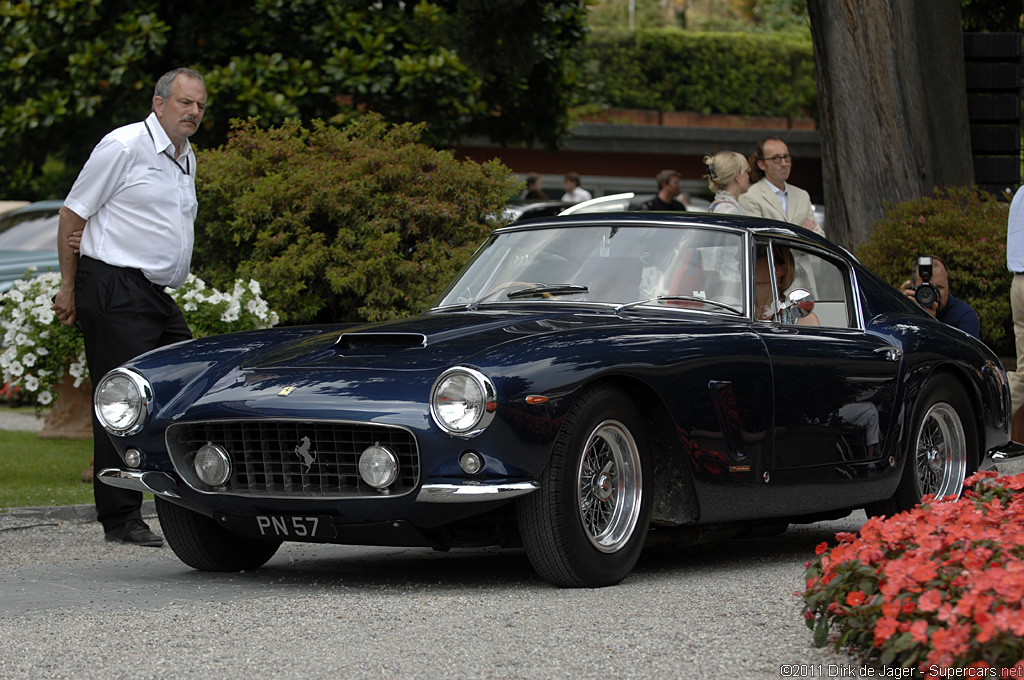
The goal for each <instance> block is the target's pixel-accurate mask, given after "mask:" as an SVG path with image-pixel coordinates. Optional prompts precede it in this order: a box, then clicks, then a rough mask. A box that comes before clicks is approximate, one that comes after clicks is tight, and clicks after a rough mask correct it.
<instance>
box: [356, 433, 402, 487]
mask: <svg viewBox="0 0 1024 680" xmlns="http://www.w3.org/2000/svg"><path fill="white" fill-rule="evenodd" d="M359 476H360V477H362V478H363V481H364V482H366V483H367V484H369V485H370V486H372V487H373V488H374V489H383V488H384V487H386V486H391V484H392V483H394V481H395V480H396V479H398V456H396V455H395V453H394V451H392V450H391V449H389V448H388V447H386V446H381V445H380V444H374V445H373V446H368V447H366V449H365V450H364V451H363V452H362V453H361V454H360V455H359Z"/></svg>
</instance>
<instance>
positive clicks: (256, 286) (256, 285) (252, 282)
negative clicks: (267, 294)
mask: <svg viewBox="0 0 1024 680" xmlns="http://www.w3.org/2000/svg"><path fill="white" fill-rule="evenodd" d="M249 290H250V291H252V294H253V295H259V294H260V282H259V281H257V280H256V279H249Z"/></svg>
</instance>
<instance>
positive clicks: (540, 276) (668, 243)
mask: <svg viewBox="0 0 1024 680" xmlns="http://www.w3.org/2000/svg"><path fill="white" fill-rule="evenodd" d="M742 246H743V237H742V234H741V233H739V232H735V231H727V230H718V229H713V228H697V227H669V226H650V225H643V226H600V227H562V228H548V229H530V230H522V231H511V232H505V233H501V234H498V235H495V236H492V237H491V239H490V240H489V241H488V242H487V243H486V244H484V246H483V247H482V248H481V249H480V250H479V251H478V252H477V254H476V256H475V257H474V259H473V260H472V262H470V264H469V266H468V267H467V268H466V269H465V270H464V271H463V272H462V274H461V275H460V276H459V277H458V278H457V279H456V280H455V282H454V283H453V284H452V285H451V286H449V288H448V290H447V291H446V292H445V293H444V294H443V295H442V296H441V299H440V301H439V302H438V305H437V306H438V307H447V306H457V305H458V306H464V307H467V308H470V309H473V308H475V307H477V306H479V305H487V304H493V303H509V302H525V303H536V302H537V301H544V302H559V301H563V302H564V301H568V302H579V301H585V302H592V303H605V304H612V305H624V304H629V303H635V302H638V301H650V303H651V304H661V305H666V306H674V307H685V308H690V309H704V310H707V311H718V312H721V311H722V310H723V309H733V310H735V312H736V313H744V305H743V299H744V296H743V290H744V286H743V277H742V276H741V272H744V271H746V267H745V263H744V249H743V247H742ZM659 298H660V299H659ZM669 298H672V299H669ZM702 300H708V301H715V302H718V303H719V304H718V305H715V304H710V303H708V304H704V303H702Z"/></svg>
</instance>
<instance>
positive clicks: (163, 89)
mask: <svg viewBox="0 0 1024 680" xmlns="http://www.w3.org/2000/svg"><path fill="white" fill-rule="evenodd" d="M181 75H184V76H187V77H189V78H196V79H198V80H199V82H201V83H202V84H203V89H206V81H205V80H203V76H202V74H200V73H199V71H193V70H192V69H190V68H176V69H174V70H173V71H168V72H167V73H165V74H163V75H162V76H160V80H158V81H156V87H154V88H153V96H154V97H160V98H161V99H169V98H170V96H171V84H172V83H173V82H174V79H175V78H177V77H178V76H181Z"/></svg>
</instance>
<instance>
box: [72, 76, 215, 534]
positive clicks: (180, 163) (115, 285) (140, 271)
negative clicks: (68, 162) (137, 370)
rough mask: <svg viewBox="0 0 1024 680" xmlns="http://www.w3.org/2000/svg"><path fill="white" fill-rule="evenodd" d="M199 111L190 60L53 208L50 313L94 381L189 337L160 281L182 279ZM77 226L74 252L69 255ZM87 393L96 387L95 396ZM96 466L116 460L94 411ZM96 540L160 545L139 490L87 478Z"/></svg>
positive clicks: (193, 207)
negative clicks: (56, 210) (56, 279)
mask: <svg viewBox="0 0 1024 680" xmlns="http://www.w3.org/2000/svg"><path fill="white" fill-rule="evenodd" d="M205 110H206V84H205V83H204V81H203V77H202V76H201V75H200V74H199V73H197V72H196V71H193V70H191V69H175V70H173V71H169V72H168V73H165V74H164V75H163V76H161V77H160V79H159V80H158V81H157V83H156V87H155V88H154V91H153V99H152V112H151V113H150V114H149V116H148V117H147V118H146V119H145V120H143V121H139V122H137V123H132V124H129V125H126V126H124V127H120V128H118V129H116V130H114V131H113V132H111V133H109V134H108V135H107V136H105V137H104V138H103V139H102V140H100V142H99V144H97V145H96V147H95V148H94V149H93V151H92V154H91V155H90V156H89V160H88V161H86V163H85V166H84V167H83V168H82V171H81V173H79V175H78V179H76V180H75V183H74V185H73V186H72V187H71V192H70V193H69V194H68V195H67V198H65V200H64V205H63V206H62V207H61V209H60V219H59V223H58V228H57V229H58V231H57V254H58V259H59V261H60V274H61V286H60V289H59V290H58V291H57V295H56V296H55V298H54V303H53V308H54V311H55V312H56V315H57V318H58V319H60V321H61V322H62V323H64V324H66V325H71V324H73V323H75V322H76V321H77V322H78V324H79V327H80V328H81V329H82V335H83V337H84V340H85V354H86V362H87V363H88V366H89V375H90V376H91V378H92V384H93V388H94V390H95V387H96V385H97V383H98V382H99V381H100V379H101V378H102V377H103V376H104V375H105V374H106V373H107V372H109V371H110V370H112V369H114V368H116V367H117V366H119V365H121V364H123V363H124V362H126V361H129V360H130V359H133V358H134V357H136V356H138V355H140V354H142V353H144V352H147V351H149V350H152V349H155V348H157V347H161V346H163V345H168V344H171V343H175V342H180V341H182V340H187V339H189V338H191V337H192V333H191V332H190V331H189V328H188V324H187V323H186V322H185V317H184V315H183V314H182V313H181V309H179V307H178V305H177V304H176V303H175V302H174V300H173V299H172V298H171V296H170V295H168V294H167V293H166V292H165V290H164V289H165V287H171V288H176V287H178V286H180V285H181V284H182V283H184V282H185V278H186V277H187V276H188V273H189V267H190V264H191V260H192V246H193V243H194V232H193V225H194V223H195V219H196V212H197V207H198V202H197V200H196V185H195V172H196V157H195V154H194V153H193V151H192V146H191V144H189V141H188V139H189V137H191V136H192V135H193V134H194V133H195V132H196V131H197V130H198V129H199V125H200V123H201V122H202V120H203V114H204V112H205ZM79 231H80V232H81V242H80V245H79V248H80V251H81V253H80V255H76V254H75V246H76V244H77V241H78V239H77V238H76V237H75V232H79ZM94 396H95V395H94ZM92 426H93V452H94V465H95V469H96V470H97V471H99V470H103V469H104V468H108V467H120V465H121V457H120V456H119V455H118V453H117V450H116V449H115V448H114V446H113V444H112V443H111V441H110V438H109V436H108V435H107V433H106V431H105V430H104V429H103V427H102V426H101V425H100V424H99V421H98V420H97V418H96V416H95V414H94V415H93V422H92ZM93 493H94V496H95V499H96V514H97V519H98V520H99V522H100V523H101V524H102V525H103V531H104V533H105V534H106V540H108V541H114V542H119V543H129V544H135V545H142V546H153V547H159V546H161V545H163V539H162V538H160V536H158V535H157V534H155V533H153V532H152V531H151V530H150V528H149V527H148V526H147V525H146V523H145V522H144V521H143V520H142V510H141V506H142V493H141V492H139V491H133V490H129V489H124V488H119V487H114V486H109V485H107V484H104V483H103V482H102V481H100V478H99V475H98V474H97V475H95V476H94V480H93Z"/></svg>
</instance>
